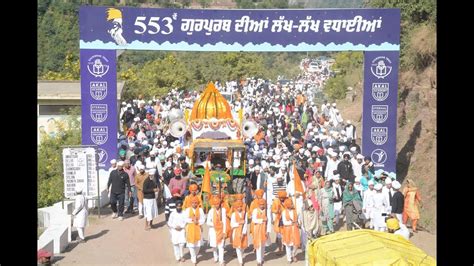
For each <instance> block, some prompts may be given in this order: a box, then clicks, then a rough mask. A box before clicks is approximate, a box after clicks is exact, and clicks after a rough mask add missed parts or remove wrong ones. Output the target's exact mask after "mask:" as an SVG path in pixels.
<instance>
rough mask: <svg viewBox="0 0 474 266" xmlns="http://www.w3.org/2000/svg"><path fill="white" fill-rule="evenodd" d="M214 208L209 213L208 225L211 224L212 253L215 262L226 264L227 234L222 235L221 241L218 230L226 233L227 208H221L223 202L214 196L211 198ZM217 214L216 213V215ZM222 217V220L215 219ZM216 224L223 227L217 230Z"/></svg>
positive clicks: (210, 243)
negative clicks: (225, 247) (225, 246)
mask: <svg viewBox="0 0 474 266" xmlns="http://www.w3.org/2000/svg"><path fill="white" fill-rule="evenodd" d="M211 204H212V208H211V209H210V210H209V213H208V214H207V222H206V224H207V226H209V246H210V247H211V248H212V253H213V255H214V262H218V261H219V263H220V264H221V265H222V264H224V244H225V236H223V235H221V236H220V237H219V238H220V241H219V242H217V241H218V239H217V238H218V235H217V232H218V231H219V232H220V233H221V234H225V232H227V231H226V229H227V226H228V225H227V223H226V221H227V219H226V211H225V208H221V202H220V200H219V198H216V197H215V198H212V200H211ZM215 214H216V215H215ZM217 217H220V219H219V220H220V221H215V220H214V218H217ZM215 225H218V226H221V229H219V230H216V228H215Z"/></svg>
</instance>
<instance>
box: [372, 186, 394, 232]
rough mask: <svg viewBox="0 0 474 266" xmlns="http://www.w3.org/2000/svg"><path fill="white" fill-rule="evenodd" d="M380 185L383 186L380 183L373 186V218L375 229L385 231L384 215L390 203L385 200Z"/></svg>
mask: <svg viewBox="0 0 474 266" xmlns="http://www.w3.org/2000/svg"><path fill="white" fill-rule="evenodd" d="M382 187H383V186H382V184H380V183H379V184H377V185H375V186H374V188H375V191H376V193H375V195H374V197H373V205H374V209H373V219H374V227H375V230H377V231H385V228H386V223H385V217H386V215H388V213H389V208H390V205H389V204H388V202H387V198H386V197H385V195H384V194H383V193H382ZM384 214H385V216H384Z"/></svg>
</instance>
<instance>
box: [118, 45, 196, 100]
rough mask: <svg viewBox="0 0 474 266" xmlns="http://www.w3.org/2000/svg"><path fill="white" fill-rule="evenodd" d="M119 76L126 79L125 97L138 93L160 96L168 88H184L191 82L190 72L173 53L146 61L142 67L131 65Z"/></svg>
mask: <svg viewBox="0 0 474 266" xmlns="http://www.w3.org/2000/svg"><path fill="white" fill-rule="evenodd" d="M119 77H120V79H123V80H125V81H127V88H126V89H125V92H124V97H125V98H131V97H136V96H138V95H139V94H143V95H144V96H146V97H151V96H161V95H163V94H166V93H167V92H168V91H169V90H170V89H173V88H178V89H184V88H187V87H189V84H191V73H190V72H189V70H188V69H187V68H186V67H185V65H184V64H183V63H182V62H180V61H178V60H177V58H176V56H174V55H173V54H168V55H167V56H166V57H164V58H163V59H157V60H153V61H150V62H147V63H145V65H144V66H143V68H137V67H132V68H130V69H128V70H123V71H122V72H120V73H119Z"/></svg>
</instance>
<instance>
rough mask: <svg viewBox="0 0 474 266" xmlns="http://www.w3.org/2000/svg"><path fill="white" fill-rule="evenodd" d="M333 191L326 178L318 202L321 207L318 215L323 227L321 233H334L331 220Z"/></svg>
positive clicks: (332, 217) (332, 215)
mask: <svg viewBox="0 0 474 266" xmlns="http://www.w3.org/2000/svg"><path fill="white" fill-rule="evenodd" d="M333 198H334V192H333V190H332V186H331V182H330V181H328V180H326V182H324V188H323V189H321V190H320V194H319V202H320V203H321V209H320V213H319V216H320V218H321V223H322V227H323V232H321V234H322V235H325V234H327V232H328V231H329V232H330V233H334V227H333V220H334V202H333Z"/></svg>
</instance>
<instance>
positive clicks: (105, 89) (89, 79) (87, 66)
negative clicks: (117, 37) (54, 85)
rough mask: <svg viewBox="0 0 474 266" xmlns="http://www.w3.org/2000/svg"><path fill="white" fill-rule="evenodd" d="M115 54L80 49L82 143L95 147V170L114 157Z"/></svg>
mask: <svg viewBox="0 0 474 266" xmlns="http://www.w3.org/2000/svg"><path fill="white" fill-rule="evenodd" d="M115 57H116V52H115V51H110V50H95V51H93V50H81V88H82V89H81V108H82V144H83V145H97V146H98V148H99V151H98V155H99V161H98V164H99V168H101V169H106V170H107V169H109V167H110V160H112V159H113V158H115V156H116V155H117V119H118V118H117V72H116V71H117V70H116V65H115Z"/></svg>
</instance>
